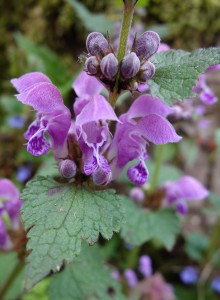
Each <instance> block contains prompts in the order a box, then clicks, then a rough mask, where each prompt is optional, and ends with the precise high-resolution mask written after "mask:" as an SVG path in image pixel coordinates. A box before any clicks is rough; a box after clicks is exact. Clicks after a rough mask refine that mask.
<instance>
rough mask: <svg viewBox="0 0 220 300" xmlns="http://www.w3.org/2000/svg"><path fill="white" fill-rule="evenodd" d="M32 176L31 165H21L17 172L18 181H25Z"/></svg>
mask: <svg viewBox="0 0 220 300" xmlns="http://www.w3.org/2000/svg"><path fill="white" fill-rule="evenodd" d="M30 177H31V168H30V166H20V167H19V168H18V169H17V172H16V179H17V181H19V182H21V183H23V182H25V181H26V180H28V179H29V178H30Z"/></svg>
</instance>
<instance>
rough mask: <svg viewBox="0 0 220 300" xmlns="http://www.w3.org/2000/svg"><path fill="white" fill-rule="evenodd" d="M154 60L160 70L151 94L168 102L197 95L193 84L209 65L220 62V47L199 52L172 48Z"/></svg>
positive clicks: (152, 83) (151, 87)
mask: <svg viewBox="0 0 220 300" xmlns="http://www.w3.org/2000/svg"><path fill="white" fill-rule="evenodd" d="M151 61H152V62H153V63H154V64H155V66H156V73H155V75H154V77H153V78H152V79H151V80H150V81H149V85H150V89H151V93H152V95H153V96H155V97H159V98H160V99H162V100H163V101H165V102H167V103H172V101H173V100H179V101H183V100H184V99H186V98H189V97H193V96H195V94H193V93H192V87H193V86H195V84H196V81H197V80H198V75H199V74H200V73H203V72H204V71H205V70H206V68H207V67H208V66H211V65H214V64H219V63H220V48H208V49H198V50H197V51H195V52H192V53H190V52H186V51H182V50H169V51H165V52H160V53H157V54H155V55H154V56H153V57H152V59H151Z"/></svg>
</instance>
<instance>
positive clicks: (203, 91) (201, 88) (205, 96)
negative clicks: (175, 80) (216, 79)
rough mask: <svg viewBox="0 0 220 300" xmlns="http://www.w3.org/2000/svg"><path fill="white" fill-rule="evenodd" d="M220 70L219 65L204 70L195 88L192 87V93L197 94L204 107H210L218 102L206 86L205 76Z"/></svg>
mask: <svg viewBox="0 0 220 300" xmlns="http://www.w3.org/2000/svg"><path fill="white" fill-rule="evenodd" d="M219 69H220V65H219V64H218V65H213V66H210V67H208V68H207V69H206V71H205V73H204V74H201V75H199V80H198V81H197V84H196V86H194V87H193V89H192V91H193V92H194V93H196V94H198V96H199V98H200V99H201V101H202V102H203V103H204V104H206V105H212V104H214V103H216V102H217V101H218V98H217V97H216V95H215V94H214V92H213V91H212V89H211V88H210V87H209V85H208V84H207V75H208V74H209V73H211V72H212V71H216V70H219Z"/></svg>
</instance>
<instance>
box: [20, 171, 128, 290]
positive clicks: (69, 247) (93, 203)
mask: <svg viewBox="0 0 220 300" xmlns="http://www.w3.org/2000/svg"><path fill="white" fill-rule="evenodd" d="M21 199H22V200H24V205H23V206H22V219H23V221H24V225H25V229H30V230H29V231H28V238H29V241H28V244H27V249H28V250H31V252H30V254H29V256H28V262H29V263H28V264H27V269H26V287H27V288H30V287H31V286H33V285H34V284H35V283H37V282H38V281H39V280H40V279H42V278H43V277H44V276H46V275H47V274H48V273H49V272H50V270H53V271H55V270H56V269H57V268H59V267H60V265H61V264H62V262H63V261H64V260H65V261H67V262H71V261H72V260H73V259H74V258H75V256H76V255H78V254H79V253H80V250H81V242H82V240H85V241H87V242H88V243H90V244H94V243H95V242H96V241H97V239H98V237H99V234H101V235H102V236H103V237H104V238H106V239H110V238H111V237H112V235H113V232H114V231H116V232H117V231H119V229H120V226H121V223H122V219H123V207H122V205H121V201H120V197H119V196H117V195H116V194H115V191H114V190H103V191H91V190H88V189H86V188H85V187H83V186H77V187H76V186H75V185H74V184H73V183H72V184H59V183H57V182H55V181H54V180H53V179H51V178H45V177H37V178H36V179H33V180H32V181H30V182H29V183H28V184H27V186H26V188H25V189H24V191H23V193H22V195H21Z"/></svg>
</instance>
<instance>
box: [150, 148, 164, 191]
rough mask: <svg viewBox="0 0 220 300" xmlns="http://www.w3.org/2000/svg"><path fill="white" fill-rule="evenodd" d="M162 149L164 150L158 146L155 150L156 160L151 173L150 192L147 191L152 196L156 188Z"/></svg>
mask: <svg viewBox="0 0 220 300" xmlns="http://www.w3.org/2000/svg"><path fill="white" fill-rule="evenodd" d="M163 149H164V145H158V146H157V149H156V160H155V165H154V171H153V175H152V180H151V185H150V190H149V192H150V194H152V193H153V192H154V191H155V189H156V188H157V184H158V177H159V173H160V167H161V163H162V158H163Z"/></svg>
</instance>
